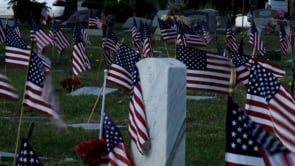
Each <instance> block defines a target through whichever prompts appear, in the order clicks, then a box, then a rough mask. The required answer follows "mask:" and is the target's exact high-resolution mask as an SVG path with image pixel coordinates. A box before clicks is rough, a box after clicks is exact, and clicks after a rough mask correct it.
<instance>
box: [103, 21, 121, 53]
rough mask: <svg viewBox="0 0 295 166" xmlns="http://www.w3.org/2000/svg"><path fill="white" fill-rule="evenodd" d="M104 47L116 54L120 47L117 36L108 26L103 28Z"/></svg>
mask: <svg viewBox="0 0 295 166" xmlns="http://www.w3.org/2000/svg"><path fill="white" fill-rule="evenodd" d="M102 47H103V48H108V49H111V50H112V51H114V52H116V50H117V47H118V39H117V35H116V33H115V32H114V31H113V30H112V29H111V27H110V26H108V25H106V26H105V27H104V28H103V38H102Z"/></svg>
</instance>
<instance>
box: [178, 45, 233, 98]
mask: <svg viewBox="0 0 295 166" xmlns="http://www.w3.org/2000/svg"><path fill="white" fill-rule="evenodd" d="M176 59H178V60H180V61H181V62H183V63H184V64H185V65H186V66H187V89H189V90H202V91H209V92H216V93H222V94H228V93H229V82H230V73H231V66H232V64H231V62H230V61H229V60H228V59H227V58H226V57H222V56H219V55H217V54H213V53H210V52H207V51H203V50H200V49H196V48H190V47H185V46H177V47H176Z"/></svg>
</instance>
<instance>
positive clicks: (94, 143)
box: [75, 138, 108, 165]
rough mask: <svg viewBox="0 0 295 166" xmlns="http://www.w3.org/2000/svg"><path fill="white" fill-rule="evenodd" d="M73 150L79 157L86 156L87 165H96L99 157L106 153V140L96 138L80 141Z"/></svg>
mask: <svg viewBox="0 0 295 166" xmlns="http://www.w3.org/2000/svg"><path fill="white" fill-rule="evenodd" d="M75 151H76V152H78V153H79V155H80V156H81V157H84V158H86V160H87V162H88V164H89V165H97V163H99V160H100V157H102V156H106V155H107V154H108V151H107V144H106V141H105V140H104V139H98V138H96V139H93V140H89V141H85V142H80V143H79V144H78V145H76V146H75Z"/></svg>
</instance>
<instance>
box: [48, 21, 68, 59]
mask: <svg viewBox="0 0 295 166" xmlns="http://www.w3.org/2000/svg"><path fill="white" fill-rule="evenodd" d="M49 36H50V37H51V39H52V40H53V43H54V45H55V46H56V47H57V53H58V55H62V52H63V50H64V49H65V48H67V47H69V46H70V43H69V41H68V39H67V38H66V37H65V35H64V34H63V32H62V31H61V29H60V26H59V24H58V23H57V22H56V21H55V20H54V21H53V23H52V26H51V29H50V31H49Z"/></svg>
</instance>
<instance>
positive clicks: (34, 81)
mask: <svg viewBox="0 0 295 166" xmlns="http://www.w3.org/2000/svg"><path fill="white" fill-rule="evenodd" d="M43 63H44V62H43V60H42V59H41V58H40V57H39V56H38V54H37V53H35V52H32V55H31V57H30V63H29V69H28V76H27V80H26V84H25V86H26V88H25V92H24V94H25V95H24V96H25V97H24V100H23V105H24V106H26V107H28V108H30V109H32V110H35V111H38V112H41V113H44V114H46V115H48V116H50V117H51V118H53V119H54V120H56V119H60V114H59V110H56V108H57V105H52V103H53V102H52V101H51V99H52V98H51V97H53V96H54V95H53V94H52V92H49V91H50V89H49V88H48V87H50V86H51V85H48V83H50V82H48V80H49V79H48V74H49V73H46V71H45V68H44V65H43ZM45 92H46V93H45ZM55 104H56V103H55Z"/></svg>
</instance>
